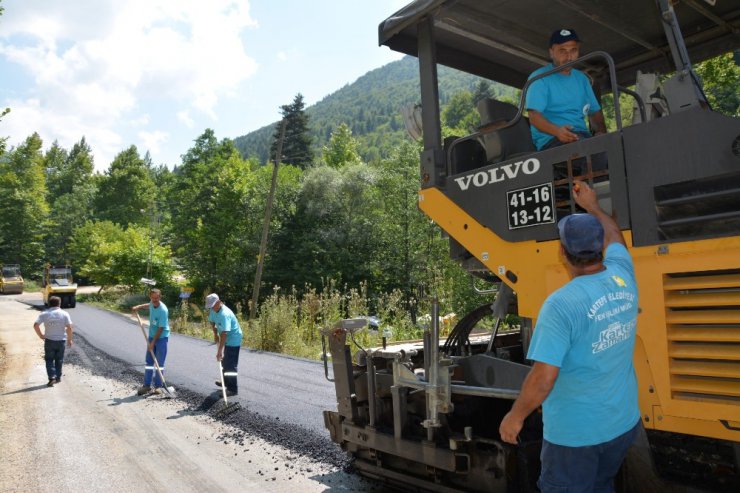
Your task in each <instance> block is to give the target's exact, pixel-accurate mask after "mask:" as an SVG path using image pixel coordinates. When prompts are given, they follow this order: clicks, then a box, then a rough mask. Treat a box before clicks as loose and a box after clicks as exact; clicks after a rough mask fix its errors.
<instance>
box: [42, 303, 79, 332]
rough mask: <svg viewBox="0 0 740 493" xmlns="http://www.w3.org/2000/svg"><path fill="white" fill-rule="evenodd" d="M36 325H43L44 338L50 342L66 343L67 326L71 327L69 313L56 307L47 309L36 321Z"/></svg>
mask: <svg viewBox="0 0 740 493" xmlns="http://www.w3.org/2000/svg"><path fill="white" fill-rule="evenodd" d="M36 323H37V324H44V329H45V333H44V337H45V338H46V339H49V340H50V341H66V340H67V329H66V327H67V325H72V319H71V318H69V313H67V312H65V311H64V310H62V309H61V308H59V307H58V306H54V307H52V308H49V309H48V310H46V311H45V312H43V313H42V314H41V315H39V318H38V319H36Z"/></svg>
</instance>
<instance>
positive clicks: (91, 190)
mask: <svg viewBox="0 0 740 493" xmlns="http://www.w3.org/2000/svg"><path fill="white" fill-rule="evenodd" d="M91 165H92V154H91V151H90V148H89V146H87V144H86V143H85V141H84V139H82V140H81V142H80V143H78V144H77V145H76V146H75V158H73V159H70V154H69V153H67V151H66V150H65V149H64V148H62V147H61V146H60V145H59V144H58V143H57V142H56V141H55V142H54V143H53V144H52V146H51V147H50V148H49V150H48V151H47V152H46V154H45V155H44V166H45V169H46V184H47V190H48V192H47V198H48V199H47V200H48V203H49V205H50V207H51V210H52V211H53V217H52V220H51V221H50V222H49V225H48V234H47V235H46V241H45V245H46V253H47V260H48V261H49V262H51V263H53V264H64V263H67V262H69V261H70V258H69V242H70V240H71V237H72V233H73V232H74V230H75V228H76V227H78V226H81V225H82V224H84V223H85V221H87V220H88V219H90V218H92V216H93V213H94V212H93V211H94V208H93V197H94V195H95V190H96V185H95V180H94V178H93V175H92V168H91Z"/></svg>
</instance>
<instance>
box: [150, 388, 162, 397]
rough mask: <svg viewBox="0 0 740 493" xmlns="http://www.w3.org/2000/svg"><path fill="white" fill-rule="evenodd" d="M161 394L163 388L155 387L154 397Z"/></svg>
mask: <svg viewBox="0 0 740 493" xmlns="http://www.w3.org/2000/svg"><path fill="white" fill-rule="evenodd" d="M161 393H162V387H155V388H154V389H152V394H153V395H159V394H161Z"/></svg>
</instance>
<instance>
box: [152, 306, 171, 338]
mask: <svg viewBox="0 0 740 493" xmlns="http://www.w3.org/2000/svg"><path fill="white" fill-rule="evenodd" d="M159 327H163V329H162V333H161V334H160V335H159V338H160V339H164V338H165V337H169V336H170V312H169V310H167V305H165V304H164V303H162V302H161V301H160V302H159V306H158V307H157V308H154V305H152V303H151V302H150V303H149V338H150V339H151V338H153V337H154V336H155V335H156V333H157V329H158V328H159Z"/></svg>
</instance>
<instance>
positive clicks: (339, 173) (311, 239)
mask: <svg viewBox="0 0 740 493" xmlns="http://www.w3.org/2000/svg"><path fill="white" fill-rule="evenodd" d="M376 181H377V176H376V172H375V170H373V169H371V168H370V167H368V166H367V165H365V164H354V165H348V166H344V167H342V168H340V169H335V168H331V167H329V166H317V167H314V168H311V169H310V170H308V171H306V173H305V174H304V179H303V184H302V186H301V190H300V194H299V197H298V202H297V208H296V213H295V215H294V216H293V220H292V221H291V223H290V224H289V225H286V227H285V228H284V229H283V230H282V231H280V233H279V234H276V237H275V244H276V247H275V256H276V261H275V262H274V264H273V266H274V267H279V268H275V269H273V270H272V277H271V279H273V280H274V281H275V282H277V283H278V284H280V285H282V286H284V287H290V286H291V285H298V286H303V285H304V284H311V285H313V286H319V285H321V284H322V283H323V282H324V281H325V280H327V279H333V280H335V281H337V282H340V283H347V284H349V285H353V286H356V285H358V284H359V283H360V282H361V281H365V280H367V279H371V278H372V277H373V272H374V271H375V270H376V268H377V262H378V258H377V254H378V253H380V252H379V250H378V248H377V245H378V235H377V234H376V233H375V225H376V224H378V223H379V221H378V212H379V207H378V203H377V195H376V194H375V193H374V191H373V190H374V186H375V183H376Z"/></svg>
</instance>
